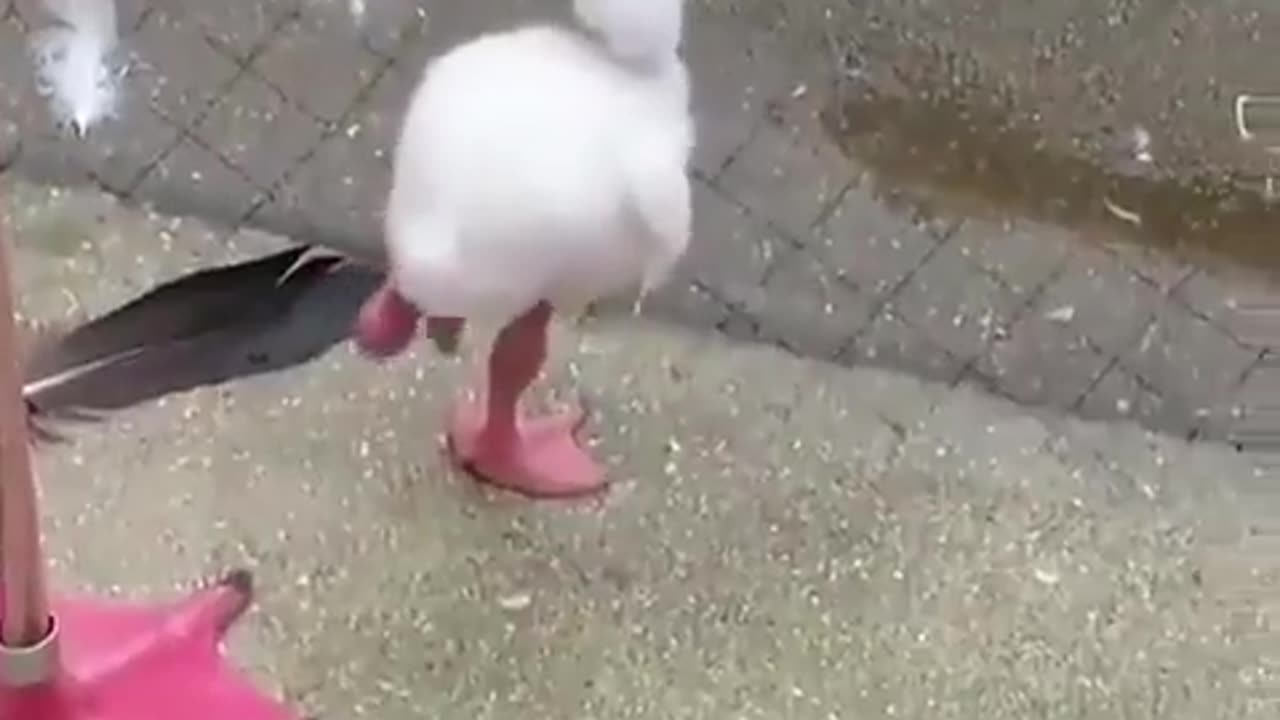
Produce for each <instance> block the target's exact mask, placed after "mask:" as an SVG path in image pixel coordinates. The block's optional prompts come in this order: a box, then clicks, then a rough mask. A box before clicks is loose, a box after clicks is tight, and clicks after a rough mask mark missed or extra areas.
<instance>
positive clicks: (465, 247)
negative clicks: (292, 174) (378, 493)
mask: <svg viewBox="0 0 1280 720" xmlns="http://www.w3.org/2000/svg"><path fill="white" fill-rule="evenodd" d="M576 10H577V11H578V16H579V20H580V21H582V22H583V23H584V24H585V25H587V26H589V27H591V28H592V29H593V30H594V31H595V32H596V33H597V37H589V36H588V35H587V34H586V33H583V32H578V31H575V30H569V29H561V28H556V27H548V26H536V27H527V28H523V29H518V30H515V31H512V32H507V33H500V34H491V35H486V36H482V37H480V38H478V39H476V40H473V41H471V42H469V43H466V44H463V45H461V46H459V47H457V48H455V49H453V50H451V51H449V52H448V53H446V54H444V55H442V56H441V57H439V58H437V59H436V60H435V61H433V62H432V63H431V64H430V65H429V66H428V67H427V69H426V72H425V73H424V76H423V78H422V81H421V83H420V84H419V86H418V87H417V89H416V90H415V92H414V94H413V96H412V98H411V100H410V105H409V109H408V113H407V115H406V117H405V121H404V126H403V129H402V131H401V135H400V141H399V144H398V145H397V147H396V154H395V172H394V183H393V187H392V190H391V197H390V200H389V203H388V206H387V213H386V223H385V233H386V238H385V240H386V243H387V249H388V256H389V259H390V264H391V272H390V274H389V277H388V280H387V283H386V285H385V286H384V287H383V288H382V289H381V290H380V291H379V292H378V293H376V294H375V295H374V297H372V298H371V299H370V300H369V301H368V303H367V304H366V306H365V308H364V310H363V311H362V313H361V317H360V320H359V323H358V327H357V335H358V338H359V340H360V343H361V345H362V346H363V347H364V348H365V349H366V350H367V351H370V352H372V353H375V354H380V355H389V354H394V353H396V352H399V351H401V350H403V349H404V348H405V347H407V345H408V344H409V342H410V341H411V340H412V337H413V335H414V334H415V332H416V328H417V324H418V322H417V321H418V317H419V315H420V314H422V315H426V316H427V327H428V334H430V335H432V336H433V337H435V338H436V339H437V342H439V343H441V344H445V343H451V342H452V341H453V340H454V339H456V336H457V334H458V333H459V332H460V331H461V328H462V325H463V323H464V322H465V321H467V320H485V321H490V322H496V323H500V324H501V325H502V326H503V329H502V330H501V331H500V332H499V333H498V336H497V338H496V340H495V342H494V347H493V349H492V351H491V353H490V358H489V368H488V369H489V378H488V385H487V388H486V389H485V392H482V393H479V395H480V400H479V401H478V402H474V403H471V402H464V403H462V404H461V405H460V406H459V407H458V408H457V410H456V412H455V417H454V419H453V423H452V426H451V429H450V432H449V440H450V447H451V448H452V450H453V452H454V453H455V455H456V456H457V459H458V460H460V461H461V462H462V463H463V464H464V465H465V466H467V467H468V468H470V469H471V470H472V471H473V472H474V473H476V474H477V475H479V476H480V477H481V478H483V479H485V480H488V481H490V482H493V483H495V484H498V485H500V486H503V487H506V488H509V489H513V490H517V491H520V492H524V493H526V494H529V495H534V496H567V495H577V494H581V493H584V492H589V491H592V490H595V489H597V488H599V487H600V486H601V484H602V483H603V476H602V473H601V471H600V470H599V468H598V467H597V466H596V465H595V463H594V462H592V461H591V459H590V458H589V457H588V456H587V455H586V454H585V452H584V451H583V450H582V449H581V447H580V446H579V445H578V443H577V441H576V439H575V437H574V434H575V432H576V429H577V427H578V425H579V424H580V420H581V417H580V413H578V412H574V413H568V414H564V415H554V416H550V417H544V418H538V419H529V418H523V417H520V414H519V413H518V412H517V400H518V398H519V396H520V395H521V394H522V393H523V391H524V390H525V389H526V388H527V387H528V385H529V384H530V383H532V382H533V381H534V380H535V379H536V377H537V375H538V373H539V372H540V370H541V366H542V363H543V361H544V360H545V356H546V342H547V339H546V333H547V326H548V323H549V321H550V317H551V312H552V309H553V308H554V309H555V310H560V311H569V312H574V311H578V310H581V309H583V308H585V307H586V306H587V305H589V304H590V303H591V302H593V301H595V300H598V299H600V298H602V297H605V296H609V295H613V294H617V293H622V292H625V291H628V290H633V289H640V290H641V291H642V292H643V291H647V290H648V289H650V288H652V287H654V286H655V285H657V284H659V283H660V282H662V280H664V279H665V277H666V275H667V274H668V273H669V271H670V270H671V268H672V267H673V266H674V265H675V263H676V262H677V261H678V260H679V259H680V257H681V256H682V255H683V254H684V251H685V248H686V246H687V244H688V238H689V233H690V215H691V209H690V191H689V182H688V178H687V175H686V167H687V163H688V159H689V154H690V151H691V148H692V144H693V127H692V121H691V119H690V117H689V110H688V105H689V89H688V79H687V74H686V70H685V67H684V65H683V63H682V62H681V61H680V59H679V56H678V55H677V45H678V42H679V36H680V29H681V28H680V25H681V14H682V8H681V0H576Z"/></svg>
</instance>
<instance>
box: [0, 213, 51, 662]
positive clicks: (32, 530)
mask: <svg viewBox="0 0 1280 720" xmlns="http://www.w3.org/2000/svg"><path fill="white" fill-rule="evenodd" d="M0 199H3V196H0ZM11 278H12V275H11V273H10V262H9V252H8V246H7V244H6V238H5V234H4V223H3V222H2V221H0V585H2V586H3V588H4V595H3V602H4V605H3V606H0V643H3V644H4V645H5V646H6V647H9V648H24V647H29V646H31V645H34V644H36V643H38V642H40V641H41V640H43V639H44V637H45V635H46V634H47V633H48V631H49V602H48V597H47V595H46V590H45V578H44V562H43V556H42V555H41V551H40V525H39V523H40V514H39V509H38V504H37V498H36V483H35V475H34V472H33V469H32V464H31V446H30V441H29V438H28V430H27V409H26V403H25V402H23V399H22V380H21V378H22V374H21V372H20V370H19V366H18V355H19V353H18V330H17V324H16V321H15V320H14V315H15V313H14V310H15V302H14V296H13V289H12V283H11Z"/></svg>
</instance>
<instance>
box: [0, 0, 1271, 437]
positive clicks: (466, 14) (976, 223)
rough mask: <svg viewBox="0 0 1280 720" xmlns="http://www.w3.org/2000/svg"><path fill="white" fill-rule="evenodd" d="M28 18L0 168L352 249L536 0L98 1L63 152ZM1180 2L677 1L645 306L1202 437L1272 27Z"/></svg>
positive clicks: (1232, 402) (4, 102) (6, 56)
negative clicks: (473, 71)
mask: <svg viewBox="0 0 1280 720" xmlns="http://www.w3.org/2000/svg"><path fill="white" fill-rule="evenodd" d="M37 4H38V3H37V2H35V0H14V2H13V3H12V6H11V8H10V10H9V11H8V12H7V14H6V17H5V20H4V22H3V23H0V165H2V164H4V163H5V162H6V158H7V162H9V163H10V164H11V165H12V172H14V173H15V174H17V175H19V176H21V177H24V178H27V179H31V180H35V181H40V182H47V183H53V184H57V185H75V184H81V183H85V182H89V183H91V184H95V185H98V186H99V187H102V188H105V189H106V190H108V191H110V192H111V193H113V194H115V195H117V196H119V197H122V198H126V199H128V200H130V201H134V202H140V203H148V204H152V205H154V206H155V207H157V208H159V209H161V210H163V211H165V212H168V213H172V214H177V215H188V214H190V215H197V216H200V217H204V218H207V219H210V220H213V221H216V222H218V223H221V224H222V225H224V226H226V227H228V228H232V229H234V228H241V227H252V228H261V229H265V230H270V231H272V232H275V233H278V234H282V235H286V236H289V237H291V238H293V239H294V240H296V241H299V242H312V241H320V242H325V243H328V244H331V245H334V246H336V247H340V248H342V247H345V248H352V249H358V248H367V247H370V245H371V244H372V243H375V242H376V237H377V221H376V218H377V215H378V212H379V209H380V206H381V202H382V198H383V196H384V195H385V190H386V183H387V173H388V165H387V158H388V148H389V147H390V145H391V143H392V141H393V138H394V134H395V130H396V125H397V119H398V114H399V112H400V109H401V107H402V105H403V103H404V101H405V98H406V96H407V93H408V92H409V89H410V88H411V86H412V83H413V81H414V79H415V77H416V74H417V73H418V71H419V70H420V68H421V65H422V63H423V62H424V60H425V58H427V57H429V56H430V55H431V54H432V53H434V52H436V51H438V50H440V49H441V48H443V47H446V46H447V45H448V44H450V43H452V42H455V41H457V40H459V39H461V38H464V37H467V36H469V35H471V34H474V33H476V32H479V31H481V30H483V29H487V28H492V27H502V26H509V25H511V24H513V23H515V22H517V21H519V20H521V19H526V18H534V17H542V16H546V15H548V14H552V15H554V12H552V10H551V8H553V7H555V8H559V7H560V5H561V3H555V2H551V0H525V1H523V2H510V1H503V2H497V1H496V0H495V1H493V2H489V1H485V2H480V1H478V0H473V1H470V2H467V3H431V2H423V3H413V2H409V1H408V0H385V1H384V2H380V3H376V4H375V3H370V4H368V9H367V11H366V12H367V14H366V16H365V17H364V19H363V21H362V22H360V23H357V22H355V21H354V20H353V17H352V14H351V10H350V7H351V6H350V5H349V4H348V3H343V2H336V1H326V0H271V1H269V2H255V3H251V4H248V5H246V6H245V7H246V8H247V9H244V10H240V9H234V10H233V9H232V8H230V7H229V6H224V5H214V4H209V3H201V2H194V1H193V0H165V1H163V2H162V1H161V0H152V1H151V2H148V0H128V1H126V2H122V3H121V7H122V13H123V17H124V18H125V21H124V24H125V25H126V26H127V27H129V28H130V32H129V33H128V35H127V37H126V38H125V46H126V49H127V51H128V52H129V53H131V55H132V57H133V59H134V69H133V72H132V73H131V74H130V76H129V77H128V79H127V82H126V86H127V90H128V93H129V97H128V99H127V101H126V105H125V111H124V116H123V118H122V119H121V120H120V121H118V122H114V123H108V124H107V125H104V126H102V127H101V128H99V129H98V130H97V131H96V133H94V134H93V135H91V136H90V138H89V139H88V140H86V141H74V140H71V139H68V138H66V137H63V136H58V135H57V134H56V130H55V129H54V128H52V127H51V126H50V124H49V121H48V118H47V116H46V113H45V110H44V103H43V101H42V100H41V99H39V98H36V97H35V96H34V95H33V90H32V87H31V80H30V73H29V72H27V70H26V65H25V61H24V59H23V57H22V53H23V41H22V38H23V36H24V33H25V32H26V30H27V28H29V27H31V26H39V25H41V24H42V22H43V21H41V20H39V19H38V15H37V14H36V13H35V10H34V8H35V7H37ZM1189 7H1190V6H1189V5H1188V4H1186V3H1173V2H1156V1H1155V0H1148V1H1146V2H1140V1H1138V0H1127V1H1125V2H1121V1H1120V0H1117V1H1116V2H1113V3H1111V4H1110V5H1108V6H1107V9H1106V11H1105V12H1103V11H1098V10H1097V9H1095V8H1090V9H1089V10H1088V13H1089V14H1088V15H1087V16H1083V15H1081V12H1082V11H1077V10H1074V9H1069V8H1067V7H1065V6H1062V5H1061V4H1060V3H1052V2H1030V3H1019V4H1018V5H1017V6H1016V7H1013V6H1009V7H1008V8H1005V9H1002V10H1001V11H1000V12H991V11H990V9H989V8H988V7H987V6H986V5H982V6H981V8H979V5H978V4H977V3H972V2H967V1H966V0H949V1H948V2H945V3H939V2H929V3H919V2H909V3H899V2H894V3H885V2H870V3H827V4H823V3H812V4H808V5H806V6H805V7H804V8H802V9H798V8H794V7H791V8H789V7H788V6H786V5H784V4H780V3H777V2H775V1H773V0H739V1H738V2H727V1H725V2H713V1H712V0H707V1H706V2H691V3H690V23H689V25H690V26H689V28H688V32H687V35H686V37H687V42H686V55H687V56H688V58H689V62H690V65H691V68H692V71H693V74H694V78H695V82H696V89H697V100H696V107H697V112H698V117H699V123H700V130H701V139H700V146H699V150H698V155H697V160H696V167H697V171H698V192H697V208H696V217H697V223H698V228H697V238H696V240H695V249H694V251H693V253H692V254H691V257H690V258H689V261H688V262H687V263H686V264H685V267H684V268H683V270H682V275H681V277H680V278H679V279H678V281H677V282H674V283H673V284H672V285H671V286H670V287H669V288H667V290H666V291H665V292H664V293H663V294H662V295H661V296H660V297H658V298H657V299H656V301H655V302H654V303H653V304H652V305H651V306H650V308H649V310H650V314H651V315H652V316H653V317H657V318H663V319H669V320H675V321H678V322H680V323H683V324H685V325H687V326H689V327H693V328H702V329H707V328H717V329H719V330H720V331H722V332H723V333H724V334H727V335H729V336H731V337H735V338H749V339H753V340H758V341H764V342H768V343H772V344H775V345H777V346H780V347H783V348H785V349H787V350H790V351H792V352H794V353H796V354H799V355H802V356H810V357H818V358H821V359H824V360H827V361H831V362H834V363H837V364H841V365H845V366H858V365H868V364H869V365H877V366H882V367H890V368H898V369H905V370H908V371H911V372H914V373H916V374H920V375H923V376H925V377H928V378H930V379H935V380H939V381H942V382H947V383H955V382H959V381H966V382H973V383H978V384H981V385H983V386H985V387H987V388H989V389H990V390H992V391H994V392H996V393H999V394H1002V395H1005V396H1007V397H1010V398H1012V399H1015V400H1017V401H1019V402H1023V403H1028V404H1033V405H1043V406H1050V407H1055V408H1059V409H1066V410H1071V411H1073V412H1075V413H1078V414H1081V415H1083V416H1086V417H1094V418H1116V417H1133V418H1136V419H1137V420H1138V421H1140V422H1141V423H1143V424H1144V425H1146V426H1148V427H1151V428H1157V429H1160V430H1162V431H1167V432H1171V433H1174V434H1178V435H1182V436H1197V437H1208V438H1215V439H1223V438H1228V437H1230V436H1231V435H1232V432H1233V430H1232V428H1233V427H1237V426H1239V425H1240V422H1239V417H1238V416H1239V415H1240V414H1241V412H1242V410H1241V409H1242V408H1244V407H1245V406H1246V405H1248V400H1249V397H1250V396H1251V395H1254V394H1256V388H1257V387H1258V386H1259V378H1261V377H1264V376H1266V375H1267V372H1268V370H1269V365H1268V364H1267V362H1266V360H1267V358H1268V357H1269V355H1268V351H1269V350H1270V349H1271V348H1273V347H1275V346H1280V329H1277V330H1273V329H1272V328H1271V325H1273V324H1274V323H1273V322H1272V321H1271V319H1270V316H1269V315H1268V314H1267V313H1265V312H1260V311H1257V310H1256V308H1259V307H1260V308H1263V309H1265V308H1267V307H1269V306H1271V305H1273V304H1274V303H1273V296H1274V293H1273V291H1272V290H1271V289H1270V288H1269V287H1268V284H1267V279H1268V277H1269V275H1270V272H1271V271H1272V270H1273V269H1274V268H1275V267H1276V263H1277V261H1278V260H1280V258H1278V257H1277V253H1278V252H1280V251H1277V250H1276V248H1277V247H1280V245H1277V244H1275V243H1273V242H1270V233H1271V230H1270V229H1271V227H1272V226H1273V225H1274V222H1273V220H1274V219H1275V215H1276V211H1275V210H1274V209H1273V208H1272V207H1270V206H1269V205H1267V204H1265V203H1263V202H1262V201H1261V200H1260V199H1259V197H1260V196H1259V193H1258V187H1257V186H1258V182H1259V179H1260V178H1261V177H1262V176H1263V175H1265V171H1266V170H1267V167H1264V166H1263V165H1259V164H1258V163H1260V162H1261V160H1260V159H1259V158H1263V157H1265V154H1260V153H1259V152H1258V148H1257V147H1256V146H1250V145H1248V144H1245V143H1242V142H1240V141H1239V139H1238V138H1237V137H1236V135H1235V131H1234V126H1233V124H1232V120H1231V114H1230V112H1229V109H1230V107H1229V106H1230V104H1231V100H1232V98H1233V97H1234V95H1235V93H1237V92H1255V93H1265V92H1267V91H1268V87H1267V85H1266V84H1267V83H1268V82H1270V81H1271V78H1270V77H1269V69H1268V68H1269V65H1267V64H1266V63H1262V62H1258V61H1256V60H1253V59H1251V58H1257V57H1264V56H1265V57H1269V55H1266V53H1265V52H1263V51H1264V50H1265V49H1266V48H1267V47H1268V45H1267V43H1268V42H1271V41H1270V40H1269V38H1270V35H1268V30H1269V28H1270V27H1271V25H1273V24H1276V21H1277V20H1280V11H1276V10H1272V9H1270V8H1269V6H1267V5H1266V4H1265V3H1262V2H1261V1H1260V0H1259V1H1258V2H1248V1H1245V0H1238V1H1234V2H1228V3H1216V4H1214V6H1213V7H1212V8H1210V9H1205V10H1198V11H1194V12H1193V11H1192V10H1191V9H1189ZM1277 29H1280V25H1277ZM1276 42H1280V41H1276ZM1200 46H1205V47H1220V48H1224V50H1223V51H1222V52H1215V53H1208V52H1205V53H1199V52H1192V51H1188V50H1186V49H1185V48H1190V47H1200ZM1225 48H1233V49H1232V50H1231V51H1227V50H1225ZM1148 71H1150V72H1148ZM317 74H318V75H323V77H324V78H325V82H323V83H320V82H315V81H314V80H313V79H312V78H314V77H316V76H317ZM1148 75H1150V77H1147V76H1148Z"/></svg>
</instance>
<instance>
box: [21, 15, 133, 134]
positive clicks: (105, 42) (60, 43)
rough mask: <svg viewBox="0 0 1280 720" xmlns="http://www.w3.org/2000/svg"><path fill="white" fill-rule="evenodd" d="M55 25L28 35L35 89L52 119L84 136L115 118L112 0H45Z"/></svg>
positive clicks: (115, 96) (116, 36)
mask: <svg viewBox="0 0 1280 720" xmlns="http://www.w3.org/2000/svg"><path fill="white" fill-rule="evenodd" d="M43 1H44V4H45V6H46V7H47V8H48V10H49V12H50V13H51V14H52V15H53V17H54V19H55V21H56V24H55V25H54V26H52V27H48V28H45V29H43V30H40V31H38V32H36V33H35V34H34V35H33V36H32V37H31V55H32V61H33V63H34V65H35V76H36V87H37V89H38V90H39V92H40V94H41V95H44V96H45V97H47V98H49V101H50V107H51V109H52V111H53V115H54V118H55V119H56V120H57V122H58V123H59V124H63V125H69V126H70V127H71V128H72V129H73V130H74V131H75V133H76V134H77V135H81V136H83V135H84V134H85V133H86V132H88V130H89V128H90V127H91V126H93V125H94V124H96V123H98V122H100V121H101V120H102V119H103V118H106V117H109V116H111V115H114V114H115V110H116V100H117V90H118V85H119V74H118V73H117V72H116V71H115V70H113V69H112V67H111V56H112V54H113V53H114V52H115V49H116V45H117V42H118V40H119V35H118V32H117V27H116V4H115V0H43Z"/></svg>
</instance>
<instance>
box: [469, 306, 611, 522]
mask: <svg viewBox="0 0 1280 720" xmlns="http://www.w3.org/2000/svg"><path fill="white" fill-rule="evenodd" d="M550 320H551V306H550V305H549V304H547V303H539V304H538V305H537V306H535V307H534V308H533V309H532V310H530V311H529V312H527V313H525V314H524V315H522V316H520V317H519V318H517V319H516V320H514V321H513V322H512V323H511V324H509V325H507V327H505V328H503V329H502V331H501V332H499V333H498V337H497V339H496V340H495V341H494V344H493V349H492V351H491V352H490V354H489V378H488V383H487V387H486V388H485V392H483V393H481V396H480V397H479V398H477V399H476V401H474V402H464V403H462V404H460V405H459V406H458V407H457V409H456V411H455V413H454V420H453V425H452V429H451V430H450V432H449V446H450V449H451V450H452V452H453V454H454V456H455V457H456V458H457V459H458V461H459V462H460V463H461V464H462V465H463V466H465V467H466V468H467V469H469V470H470V471H471V472H472V473H473V474H475V475H476V476H478V477H479V479H481V480H484V481H486V482H489V483H492V484H494V485H497V486H499V487H502V488H506V489H508V490H513V491H515V492H519V493H522V494H524V495H528V496H530V497H538V498H564V497H573V496H578V495H584V494H587V493H591V492H593V491H596V490H599V489H600V488H602V487H603V486H604V473H603V472H602V471H601V469H600V467H599V466H598V465H597V464H596V463H595V462H594V461H593V460H592V459H591V458H590V457H589V456H588V455H587V453H586V451H585V450H584V449H583V448H582V446H581V445H579V443H578V441H577V439H576V437H575V434H576V433H577V431H578V429H579V428H580V427H581V426H582V422H583V415H582V412H581V411H580V410H574V411H570V412H563V413H559V414H555V415H550V416H546V417H540V418H523V417H520V414H519V411H518V404H519V399H520V396H521V395H522V394H523V393H524V391H525V389H527V388H528V387H529V385H531V384H532V383H533V381H534V380H536V379H537V377H538V373H539V372H540V371H541V369H542V363H543V362H544V361H545V360H546V354H547V326H548V324H549V322H550Z"/></svg>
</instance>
